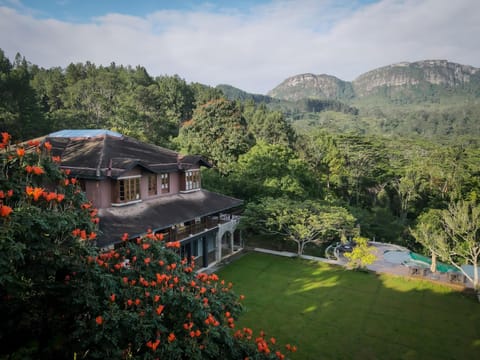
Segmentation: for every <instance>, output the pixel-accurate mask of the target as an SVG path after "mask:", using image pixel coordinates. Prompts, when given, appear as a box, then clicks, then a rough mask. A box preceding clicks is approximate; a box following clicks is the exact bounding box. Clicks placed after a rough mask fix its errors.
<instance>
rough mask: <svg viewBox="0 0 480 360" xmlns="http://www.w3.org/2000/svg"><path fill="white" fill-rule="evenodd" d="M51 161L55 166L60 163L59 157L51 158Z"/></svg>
mask: <svg viewBox="0 0 480 360" xmlns="http://www.w3.org/2000/svg"><path fill="white" fill-rule="evenodd" d="M52 161H53V162H55V163H57V164H58V163H60V162H61V159H60V156H52Z"/></svg>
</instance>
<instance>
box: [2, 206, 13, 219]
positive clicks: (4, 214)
mask: <svg viewBox="0 0 480 360" xmlns="http://www.w3.org/2000/svg"><path fill="white" fill-rule="evenodd" d="M12 211H13V209H12V208H11V207H10V206H7V205H0V216H1V217H7V216H8V215H10V213H11V212H12Z"/></svg>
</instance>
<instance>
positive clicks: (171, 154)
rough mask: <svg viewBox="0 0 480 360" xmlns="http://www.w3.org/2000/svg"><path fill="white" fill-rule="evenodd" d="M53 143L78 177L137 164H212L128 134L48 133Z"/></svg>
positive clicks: (165, 168) (112, 173) (171, 167)
mask: <svg viewBox="0 0 480 360" xmlns="http://www.w3.org/2000/svg"><path fill="white" fill-rule="evenodd" d="M40 140H42V141H43V142H44V141H49V142H50V143H51V144H52V155H54V156H60V157H61V161H62V162H61V167H62V168H68V169H70V170H71V174H72V176H77V177H79V178H90V179H102V178H105V177H112V178H116V177H119V176H121V175H122V174H124V173H125V172H126V171H129V170H131V169H132V168H134V167H136V166H140V167H143V168H145V169H147V170H149V171H151V172H154V173H160V172H169V171H176V170H179V169H190V168H198V167H199V166H208V167H209V166H210V164H208V162H207V161H205V160H204V159H203V158H202V157H201V156H195V155H187V156H183V155H180V154H179V153H177V152H175V151H172V150H169V149H165V148H163V147H160V146H157V145H152V144H146V143H143V142H140V141H138V140H136V139H134V138H131V137H128V136H122V135H120V136H112V135H109V134H101V135H98V136H93V137H76V138H73V137H56V136H55V135H54V136H45V137H43V138H41V139H40Z"/></svg>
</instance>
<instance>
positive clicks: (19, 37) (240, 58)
mask: <svg viewBox="0 0 480 360" xmlns="http://www.w3.org/2000/svg"><path fill="white" fill-rule="evenodd" d="M479 14H480V1H479V0H350V1H347V0H244V1H241V0H237V1H234V0H230V1H229V0H205V1H204V0H196V1H195V0H168V1H167V0H136V1H133V0H0V49H2V50H3V51H4V52H5V54H6V56H7V57H8V58H9V59H10V60H11V61H13V59H14V57H15V54H16V53H17V52H18V53H20V54H21V55H23V56H25V58H26V59H27V60H28V61H29V62H31V63H33V64H37V65H39V66H41V67H44V68H50V67H56V66H59V67H62V68H65V67H66V66H67V65H68V64H70V63H78V62H86V61H90V62H93V63H95V64H96V65H109V64H110V63H112V62H115V63H116V64H117V65H120V64H122V65H131V66H133V67H135V66H137V65H141V66H144V67H145V68H146V69H147V71H148V73H149V74H150V75H152V76H161V75H178V76H180V77H181V78H183V79H185V81H187V82H188V83H191V82H199V83H202V84H206V85H210V86H216V85H218V84H229V85H232V86H235V87H237V88H240V89H242V90H245V91H248V92H250V93H257V94H266V93H267V92H268V91H269V90H271V89H273V88H274V87H275V86H277V85H279V84H280V83H281V82H282V81H283V80H285V79H286V78H288V77H290V76H294V75H297V74H303V73H313V74H329V75H333V76H336V77H338V78H340V79H342V80H346V81H351V80H354V79H355V78H356V77H358V76H359V75H361V74H362V73H364V72H367V71H369V70H373V69H375V68H378V67H381V66H386V65H389V64H393V63H397V62H403V61H410V62H411V61H419V60H427V59H445V60H449V61H452V62H457V63H461V64H465V65H472V66H475V67H480V21H479V19H480V15H479Z"/></svg>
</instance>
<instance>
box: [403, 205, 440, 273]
mask: <svg viewBox="0 0 480 360" xmlns="http://www.w3.org/2000/svg"><path fill="white" fill-rule="evenodd" d="M410 232H411V234H412V235H413V237H414V238H415V240H416V241H417V242H418V243H420V244H422V245H423V247H425V248H426V249H428V251H430V254H431V257H432V264H431V266H430V270H431V271H432V272H436V271H437V257H438V256H440V252H439V250H438V249H439V244H442V243H444V242H445V239H444V238H445V232H444V230H443V227H442V210H438V209H429V210H428V211H427V212H425V213H423V214H421V215H420V216H419V217H418V219H417V224H416V226H415V227H414V228H412V229H410Z"/></svg>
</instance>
